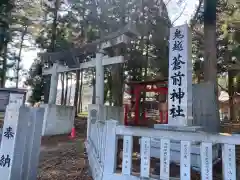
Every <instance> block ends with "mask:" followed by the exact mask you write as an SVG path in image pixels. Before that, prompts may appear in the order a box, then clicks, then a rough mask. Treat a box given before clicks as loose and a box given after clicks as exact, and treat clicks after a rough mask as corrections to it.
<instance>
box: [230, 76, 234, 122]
mask: <svg viewBox="0 0 240 180" xmlns="http://www.w3.org/2000/svg"><path fill="white" fill-rule="evenodd" d="M233 78H234V74H233V72H232V71H228V94H229V110H230V116H229V120H230V121H232V122H233V121H235V117H234V116H235V113H234V101H233V96H234V80H233Z"/></svg>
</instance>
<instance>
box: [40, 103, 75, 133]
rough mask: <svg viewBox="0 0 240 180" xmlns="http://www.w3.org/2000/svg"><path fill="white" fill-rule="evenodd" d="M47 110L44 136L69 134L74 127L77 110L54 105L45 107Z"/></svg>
mask: <svg viewBox="0 0 240 180" xmlns="http://www.w3.org/2000/svg"><path fill="white" fill-rule="evenodd" d="M43 107H44V108H45V112H44V120H43V129H42V135H43V136H50V135H59V134H68V133H70V132H71V129H72V127H73V125H74V116H75V108H74V107H73V106H60V105H53V104H45V105H43Z"/></svg>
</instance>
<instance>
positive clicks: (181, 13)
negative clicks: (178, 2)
mask: <svg viewBox="0 0 240 180" xmlns="http://www.w3.org/2000/svg"><path fill="white" fill-rule="evenodd" d="M186 7H187V3H185V5H184V7H183V9H182V11H181V12H180V14H179V16H178V17H177V18H176V19H175V20H174V21H173V22H172V24H174V23H175V22H176V21H177V20H178V19H179V18H180V17H181V16H182V15H183V13H184V11H185V9H186Z"/></svg>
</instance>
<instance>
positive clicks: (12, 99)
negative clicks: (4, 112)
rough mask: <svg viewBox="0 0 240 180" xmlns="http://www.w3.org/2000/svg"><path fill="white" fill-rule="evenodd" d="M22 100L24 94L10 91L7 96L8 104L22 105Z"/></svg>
mask: <svg viewBox="0 0 240 180" xmlns="http://www.w3.org/2000/svg"><path fill="white" fill-rule="evenodd" d="M23 101H24V94H16V93H10V96H9V103H8V104H9V105H12V104H14V105H17V106H21V105H23Z"/></svg>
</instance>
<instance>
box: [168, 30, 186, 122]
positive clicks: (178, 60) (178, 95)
mask: <svg viewBox="0 0 240 180" xmlns="http://www.w3.org/2000/svg"><path fill="white" fill-rule="evenodd" d="M171 41H173V42H172V43H171V44H172V47H170V48H171V50H172V51H173V52H174V55H173V57H170V58H172V59H170V60H171V63H170V64H169V65H170V67H169V68H170V71H171V72H172V73H170V81H169V82H170V83H171V84H170V86H172V87H173V88H172V89H170V92H169V96H170V101H171V102H172V103H171V106H170V108H169V111H170V112H169V113H170V116H171V117H172V118H176V117H185V116H186V114H185V112H184V110H183V108H182V99H183V98H184V97H185V95H186V92H185V91H184V88H182V82H183V78H184V77H185V76H186V75H185V73H184V72H183V70H182V66H183V65H185V64H186V62H185V61H184V59H183V54H182V51H183V50H184V46H183V41H184V34H183V32H182V30H181V29H178V28H177V29H176V30H175V32H174V35H173V38H172V40H171Z"/></svg>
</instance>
